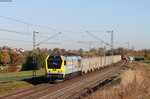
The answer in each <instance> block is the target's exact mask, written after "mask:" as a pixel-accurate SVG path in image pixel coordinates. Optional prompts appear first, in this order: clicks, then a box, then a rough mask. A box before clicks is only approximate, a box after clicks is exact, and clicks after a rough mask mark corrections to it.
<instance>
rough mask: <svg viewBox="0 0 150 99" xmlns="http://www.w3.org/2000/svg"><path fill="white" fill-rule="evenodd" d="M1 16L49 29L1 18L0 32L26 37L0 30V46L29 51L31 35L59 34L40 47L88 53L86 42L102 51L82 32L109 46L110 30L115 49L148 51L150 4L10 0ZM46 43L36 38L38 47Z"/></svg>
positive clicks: (1, 6) (0, 6)
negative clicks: (112, 32) (34, 33)
mask: <svg viewBox="0 0 150 99" xmlns="http://www.w3.org/2000/svg"><path fill="white" fill-rule="evenodd" d="M0 16H6V17H9V18H12V19H16V20H20V21H24V22H28V23H31V24H35V25H40V26H45V27H49V28H50V29H46V28H41V27H35V26H32V25H27V24H23V23H18V22H15V21H12V20H8V19H6V18H3V17H0V29H7V30H13V31H20V32H27V33H29V35H24V34H19V33H12V32H4V31H1V30H0V35H1V36H0V46H3V45H8V46H11V47H17V48H25V49H31V48H32V32H33V31H38V32H39V34H37V35H41V36H44V37H45V36H46V37H51V36H53V35H55V34H57V33H58V32H61V34H60V35H58V36H56V37H54V38H53V39H50V40H48V41H46V42H45V43H49V44H41V45H39V47H41V48H45V47H46V48H55V47H60V48H67V49H79V48H83V49H85V50H87V49H88V48H89V42H92V44H91V48H92V47H95V48H98V47H104V46H105V44H103V43H102V42H100V41H99V40H97V39H96V38H93V37H92V36H90V35H89V34H87V33H86V32H85V31H89V32H90V33H92V34H93V35H95V36H96V37H98V38H100V39H102V40H103V41H105V42H108V43H110V34H109V33H107V32H106V31H109V30H113V31H114V46H115V48H116V47H119V46H120V47H125V48H127V43H126V42H130V48H132V46H134V47H135V49H145V48H146V49H150V46H149V43H150V39H149V38H150V0H12V2H0ZM45 39H47V38H42V37H41V38H40V37H38V36H37V37H36V40H37V43H39V42H42V41H44V40H45ZM14 40H16V41H14ZM21 40H22V41H21ZM23 41H28V42H23ZM81 42H82V43H81Z"/></svg>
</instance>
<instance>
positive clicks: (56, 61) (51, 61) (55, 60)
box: [47, 56, 62, 69]
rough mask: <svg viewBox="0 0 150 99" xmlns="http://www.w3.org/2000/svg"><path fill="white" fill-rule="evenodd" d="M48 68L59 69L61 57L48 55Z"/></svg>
mask: <svg viewBox="0 0 150 99" xmlns="http://www.w3.org/2000/svg"><path fill="white" fill-rule="evenodd" d="M47 64H48V69H60V68H61V64H62V59H61V57H60V56H50V57H49V58H48V60H47Z"/></svg>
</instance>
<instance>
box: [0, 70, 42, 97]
mask: <svg viewBox="0 0 150 99" xmlns="http://www.w3.org/2000/svg"><path fill="white" fill-rule="evenodd" d="M36 73H37V78H32V71H20V72H11V73H0V95H2V94H6V93H9V92H13V91H16V90H18V89H22V88H27V87H31V86H34V85H36V84H40V83H43V82H44V76H43V75H44V70H37V72H36Z"/></svg>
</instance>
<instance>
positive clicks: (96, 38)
mask: <svg viewBox="0 0 150 99" xmlns="http://www.w3.org/2000/svg"><path fill="white" fill-rule="evenodd" d="M86 33H88V34H89V35H91V36H92V37H94V38H96V39H98V40H100V41H101V42H102V43H105V44H106V45H108V46H110V45H109V44H108V43H107V42H105V41H103V40H102V39H100V38H98V37H96V36H95V35H93V34H91V33H90V32H88V31H86Z"/></svg>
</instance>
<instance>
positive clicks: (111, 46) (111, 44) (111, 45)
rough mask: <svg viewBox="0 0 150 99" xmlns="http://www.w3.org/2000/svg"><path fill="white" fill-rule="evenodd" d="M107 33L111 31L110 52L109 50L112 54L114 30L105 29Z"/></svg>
mask: <svg viewBox="0 0 150 99" xmlns="http://www.w3.org/2000/svg"><path fill="white" fill-rule="evenodd" d="M107 32H108V33H111V43H110V52H111V56H113V55H114V51H113V49H114V31H113V30H111V31H107ZM112 62H113V57H112Z"/></svg>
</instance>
